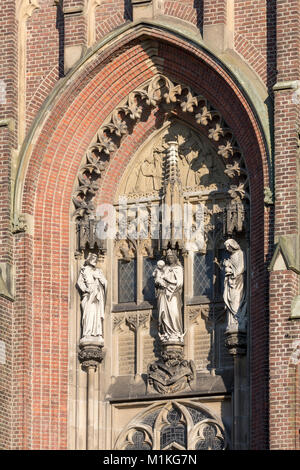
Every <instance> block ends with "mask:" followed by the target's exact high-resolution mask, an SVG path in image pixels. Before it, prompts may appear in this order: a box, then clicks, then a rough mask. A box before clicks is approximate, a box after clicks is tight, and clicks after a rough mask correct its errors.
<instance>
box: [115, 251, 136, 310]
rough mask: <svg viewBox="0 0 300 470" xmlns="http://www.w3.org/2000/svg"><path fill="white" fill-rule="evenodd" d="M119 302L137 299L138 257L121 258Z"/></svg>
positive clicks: (119, 267)
mask: <svg viewBox="0 0 300 470" xmlns="http://www.w3.org/2000/svg"><path fill="white" fill-rule="evenodd" d="M118 271H119V276H118V278H119V285H118V291H119V295H118V297H119V303H126V302H135V301H136V259H135V258H134V259H131V260H130V261H123V260H119V262H118Z"/></svg>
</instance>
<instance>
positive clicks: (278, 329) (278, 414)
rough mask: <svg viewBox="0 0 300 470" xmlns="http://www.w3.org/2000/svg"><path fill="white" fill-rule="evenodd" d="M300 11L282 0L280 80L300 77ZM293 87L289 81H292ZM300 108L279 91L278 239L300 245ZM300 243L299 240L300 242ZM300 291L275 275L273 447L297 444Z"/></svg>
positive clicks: (284, 274) (292, 279)
mask: <svg viewBox="0 0 300 470" xmlns="http://www.w3.org/2000/svg"><path fill="white" fill-rule="evenodd" d="M299 14H300V5H299V2H297V1H285V0H278V1H277V20H276V28H277V32H276V34H277V70H278V76H277V79H278V81H279V82H289V81H292V80H299V78H300V68H299V45H300V44H299V41H300V38H299V26H300V25H299ZM287 88H288V86H287ZM299 117H300V107H299V103H298V99H295V90H293V89H279V90H277V91H275V118H274V138H275V191H276V204H275V233H274V235H275V237H276V238H275V240H278V237H279V236H289V237H293V238H294V239H295V242H296V243H297V245H298V244H299V238H298V237H299V210H298V208H299V192H298V187H299V174H298V172H297V160H298V158H299V157H298V125H299V122H300V121H299ZM298 246H299V245H298ZM298 293H299V276H298V275H297V274H296V273H294V272H293V271H275V272H273V273H271V279H270V411H269V412H270V448H271V449H293V448H295V432H298V429H299V428H298V429H297V428H296V429H295V427H296V417H295V412H294V411H293V406H294V405H293V403H294V401H295V399H296V389H295V384H293V387H292V391H291V390H290V387H291V384H290V376H289V375H290V374H289V360H290V356H291V354H292V345H293V342H294V341H295V340H299V339H300V323H299V320H293V321H291V320H290V314H291V304H292V300H293V299H294V298H295V297H296V296H297V295H298Z"/></svg>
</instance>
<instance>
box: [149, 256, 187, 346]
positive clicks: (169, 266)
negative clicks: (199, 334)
mask: <svg viewBox="0 0 300 470" xmlns="http://www.w3.org/2000/svg"><path fill="white" fill-rule="evenodd" d="M153 277H154V282H155V290H156V298H157V309H158V336H159V339H160V340H161V342H162V343H167V342H168V343H183V337H184V332H183V321H182V288H183V267H182V266H181V263H180V261H179V260H178V258H177V256H176V254H175V253H174V252H173V251H172V250H171V249H169V250H168V251H167V254H166V262H164V261H163V260H159V261H158V262H157V266H156V268H155V270H154V272H153Z"/></svg>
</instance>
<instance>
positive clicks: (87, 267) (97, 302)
mask: <svg viewBox="0 0 300 470" xmlns="http://www.w3.org/2000/svg"><path fill="white" fill-rule="evenodd" d="M97 261H98V256H97V255H96V254H95V253H89V255H88V257H87V259H86V261H85V263H84V265H83V266H82V268H81V270H80V274H79V277H78V281H77V286H78V287H79V289H80V292H81V296H82V299H81V308H82V338H81V341H80V342H81V343H82V342H85V341H95V340H97V341H99V342H102V341H103V319H104V308H105V302H106V291H107V280H106V279H105V277H104V274H103V272H102V271H101V269H99V268H97Z"/></svg>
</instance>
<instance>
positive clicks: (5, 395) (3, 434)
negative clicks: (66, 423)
mask: <svg viewBox="0 0 300 470" xmlns="http://www.w3.org/2000/svg"><path fill="white" fill-rule="evenodd" d="M0 7H1V20H0V50H1V54H0V121H2V120H15V119H16V78H17V75H16V74H17V67H16V49H15V48H16V41H15V32H16V24H15V2H14V1H13V0H7V1H5V2H4V0H1V1H0ZM15 145H16V133H15V132H14V131H12V130H10V129H9V128H8V126H7V125H5V124H4V123H2V125H1V126H0V262H1V263H9V264H10V265H12V262H13V248H12V236H11V231H10V189H11V179H10V178H11V149H12V147H14V146H15ZM12 313H13V305H12V302H11V301H10V300H7V299H5V298H3V297H0V341H1V345H2V347H1V349H2V351H3V349H4V348H5V356H4V351H3V357H2V360H1V362H4V360H5V363H3V364H2V363H0V447H2V448H7V449H8V448H10V446H11V439H12V433H13V422H12V420H13V414H12V400H13V391H14V390H13V364H14V351H13V328H14V319H13V315H12Z"/></svg>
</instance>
